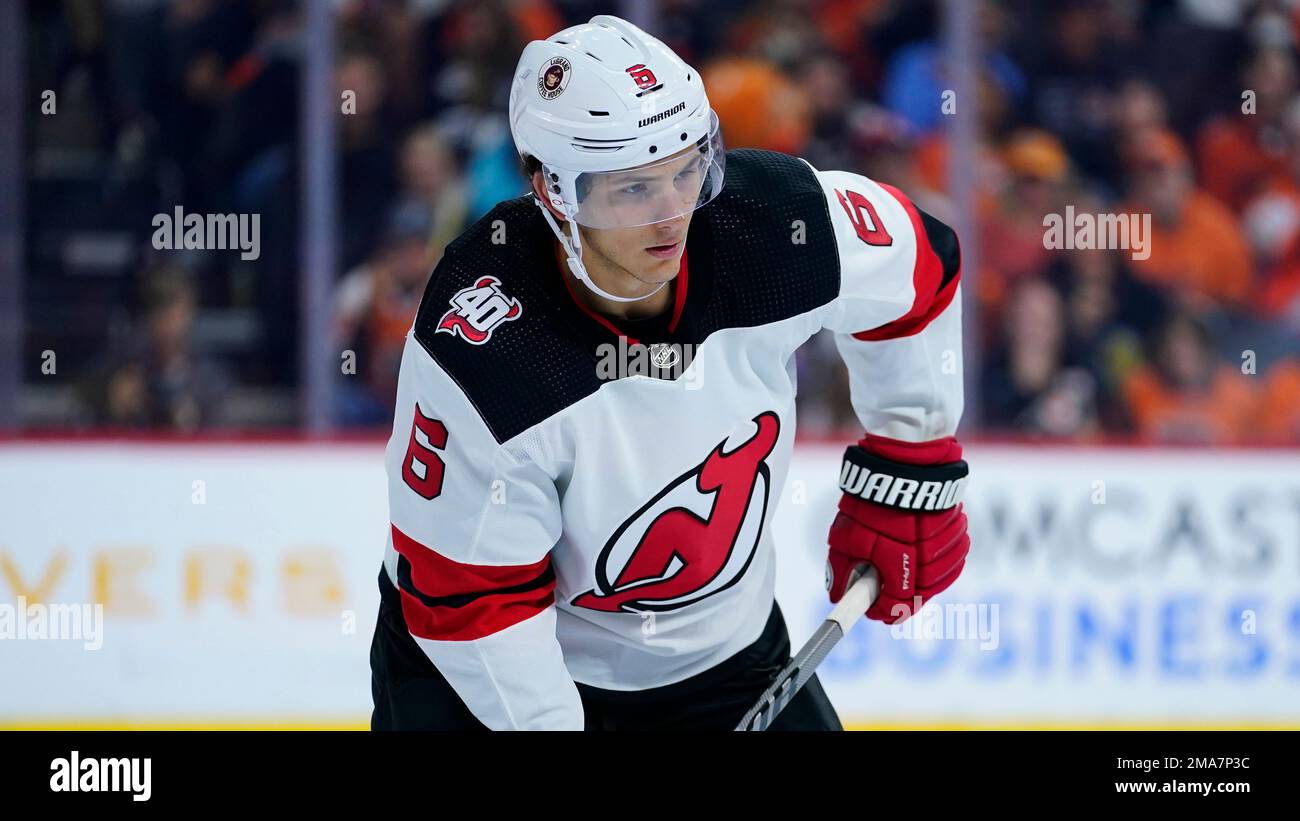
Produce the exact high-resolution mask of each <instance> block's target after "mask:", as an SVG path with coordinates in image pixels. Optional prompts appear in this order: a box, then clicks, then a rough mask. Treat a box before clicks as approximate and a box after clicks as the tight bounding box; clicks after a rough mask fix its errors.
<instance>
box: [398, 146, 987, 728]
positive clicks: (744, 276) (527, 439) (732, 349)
mask: <svg viewBox="0 0 1300 821" xmlns="http://www.w3.org/2000/svg"><path fill="white" fill-rule="evenodd" d="M726 174H727V179H726V185H725V187H724V189H723V191H722V193H721V194H720V195H719V196H718V197H717V199H715V200H714V201H713V202H712V203H710V204H709V205H708V206H706V207H705V208H703V209H701V210H699V211H697V212H696V213H695V214H694V217H693V219H692V222H691V225H690V231H689V234H688V238H687V242H686V251H685V256H684V261H683V266H682V270H681V272H680V274H679V276H678V279H677V281H676V285H675V289H676V290H675V294H674V302H673V308H672V311H671V314H670V315H665V316H664V317H661V318H659V319H657V320H654V321H643V322H636V323H626V322H625V323H621V327H619V326H616V325H615V324H614V323H613V322H611V321H610V320H609V319H607V318H605V317H602V316H599V315H596V314H594V313H592V312H590V311H588V310H586V309H585V308H584V307H583V306H582V304H581V303H579V302H578V301H576V300H575V299H574V296H573V293H572V291H571V290H570V287H569V285H568V283H567V279H566V278H565V277H563V276H561V274H560V270H559V267H558V265H557V262H556V258H555V253H554V246H553V237H552V235H551V233H550V231H549V230H548V228H547V226H546V223H545V222H544V220H543V218H542V216H541V214H540V212H539V211H538V209H537V208H536V207H535V206H534V205H533V204H532V202H531V199H529V198H519V199H516V200H511V201H508V202H505V203H502V204H501V205H499V206H497V208H496V209H494V210H493V211H492V212H491V213H489V214H488V215H487V216H485V217H484V218H483V219H482V220H480V221H479V222H478V223H477V224H476V225H474V226H473V227H471V228H470V229H469V230H468V231H467V232H466V233H465V234H464V235H463V236H461V237H460V238H459V239H457V240H456V241H455V242H453V243H452V244H451V245H450V246H448V248H447V250H446V253H445V255H444V257H443V259H442V261H441V262H440V263H439V265H438V267H437V270H436V271H435V272H434V274H433V276H432V278H431V280H430V282H429V285H428V288H427V290H426V292H425V295H424V300H423V303H422V305H421V307H420V311H419V315H418V317H417V319H416V321H415V324H414V327H413V329H412V331H411V333H410V334H409V336H408V338H407V343H406V350H405V354H404V357H403V360H402V366H401V377H400V382H399V387H398V395H397V404H396V413H395V421H394V427H393V435H392V438H391V440H390V441H389V444H388V448H387V452H386V466H387V471H388V477H389V510H390V515H391V529H390V534H389V544H388V548H387V551H386V553H385V559H384V565H385V569H386V572H387V573H388V576H389V578H390V580H391V581H392V582H393V583H394V584H395V585H396V586H397V588H398V590H399V591H400V595H401V599H402V612H403V616H404V618H405V620H406V624H407V628H408V629H409V630H410V632H411V634H412V636H414V638H415V640H416V642H417V643H418V644H419V645H420V647H421V648H422V649H423V650H424V651H425V653H426V654H427V655H428V657H429V658H430V659H431V660H432V662H433V663H434V665H436V666H437V668H438V670H439V671H440V672H441V673H442V674H443V676H444V677H445V678H446V679H447V680H448V682H449V683H450V684H451V685H452V687H453V688H454V689H455V690H456V692H457V693H458V694H459V695H460V697H461V698H462V700H463V701H464V702H465V704H466V705H467V706H468V707H469V708H470V710H471V711H472V712H473V713H474V715H475V716H477V717H478V719H479V720H480V721H482V722H483V723H484V724H485V725H487V726H488V727H491V728H493V729H507V728H509V729H523V728H532V729H582V727H583V712H582V703H581V701H580V699H579V695H578V691H577V689H576V687H575V685H574V682H575V681H577V682H582V683H585V684H589V685H592V686H594V687H600V688H605V689H612V690H642V689H646V688H651V687H658V686H661V685H665V684H670V683H673V682H677V681H681V680H682V679H685V678H687V677H689V676H692V675H695V674H697V673H699V672H701V671H703V670H705V669H707V668H709V667H711V666H713V665H715V664H718V663H719V662H721V661H723V660H724V659H726V658H727V657H728V656H730V655H732V654H734V653H736V652H737V651H739V650H741V649H742V648H744V647H745V646H747V645H748V644H750V643H752V642H753V641H754V640H755V639H756V638H757V637H758V635H759V633H760V632H761V631H762V629H763V626H764V623H765V621H766V620H767V617H768V615H769V613H770V611H771V608H772V602H773V595H774V594H773V590H774V572H775V561H774V548H773V544H772V541H771V537H770V535H769V532H768V531H769V525H770V520H771V518H772V514H773V508H774V506H775V504H776V501H777V500H778V499H779V498H780V493H781V488H782V485H783V484H784V482H785V478H786V470H787V467H788V465H789V461H790V455H791V449H792V446H793V443H794V429H795V387H796V386H795V368H794V353H795V350H796V349H797V348H798V347H799V346H800V345H801V344H802V343H803V342H805V341H806V340H807V339H808V338H809V337H811V336H812V335H813V334H815V333H817V332H818V331H819V330H821V329H823V328H828V329H830V330H831V331H833V332H835V334H836V335H837V336H836V339H837V343H838V347H839V350H840V352H841V354H842V356H843V357H844V360H845V362H846V363H847V366H848V370H849V373H850V383H851V391H852V400H853V405H854V408H855V410H856V413H857V415H858V417H859V418H860V420H861V422H862V424H863V426H864V428H865V429H866V430H867V431H870V432H871V433H874V434H878V435H882V436H888V437H891V438H895V439H902V440H907V441H916V442H919V441H927V440H931V439H935V438H938V437H943V436H949V435H951V434H953V433H954V432H955V430H956V427H957V422H958V418H959V417H960V415H961V407H962V391H961V385H962V375H961V369H960V362H961V355H960V351H961V331H960V298H959V295H958V280H959V267H960V266H959V252H958V248H957V241H956V237H955V236H954V234H953V232H952V231H951V230H949V229H948V228H947V227H946V226H944V225H943V224H942V223H940V222H938V221H937V220H934V219H933V218H931V217H929V216H928V215H926V214H924V213H923V212H920V211H919V210H917V209H916V208H915V207H914V206H913V205H912V204H911V203H910V202H909V201H908V200H907V199H906V198H905V197H904V196H903V195H902V194H901V193H900V192H898V191H897V190H894V189H893V188H890V187H889V186H885V185H881V184H879V183H876V182H873V181H871V180H869V179H867V178H865V177H862V176H859V175H857V174H852V173H847V172H840V171H826V172H818V171H815V170H814V169H812V167H811V166H809V165H808V164H807V163H806V162H804V161H802V160H799V159H795V158H793V157H789V156H786V155H782V154H776V153H772V152H765V151H754V150H736V151H731V152H729V153H728V155H727V164H726ZM620 337H622V338H621V339H620ZM945 363H946V364H945ZM954 365H955V366H956V367H954ZM845 444H846V445H847V444H850V443H848V442H846V443H845ZM828 481H835V478H834V477H828ZM829 525H830V522H827V526H828V527H829ZM648 614H653V617H654V622H655V623H654V629H653V630H652V631H651V630H646V629H643V624H644V623H645V621H646V619H647V618H649V615H648Z"/></svg>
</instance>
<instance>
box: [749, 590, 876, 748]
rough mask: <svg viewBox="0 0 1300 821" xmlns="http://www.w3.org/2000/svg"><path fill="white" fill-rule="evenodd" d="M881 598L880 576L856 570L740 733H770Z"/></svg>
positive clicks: (759, 702)
mask: <svg viewBox="0 0 1300 821" xmlns="http://www.w3.org/2000/svg"><path fill="white" fill-rule="evenodd" d="M879 594H880V576H879V574H877V573H876V569H875V568H874V567H871V566H870V565H867V564H860V565H858V566H857V567H856V568H854V571H853V575H852V576H851V577H850V579H849V585H848V589H847V590H845V591H844V595H843V596H842V597H841V598H840V600H839V602H837V603H836V605H835V607H834V609H832V610H831V613H830V615H829V616H827V617H826V621H824V622H822V624H821V626H820V627H818V628H817V630H816V631H814V632H813V635H812V638H810V639H808V641H807V642H805V643H804V646H803V647H801V648H800V649H799V652H798V653H796V654H795V656H794V658H792V659H790V663H789V664H787V665H786V666H785V668H784V669H783V670H781V672H780V674H779V675H777V677H776V679H775V680H774V681H773V682H772V684H771V685H770V686H769V687H768V688H767V689H766V690H764V691H763V694H762V695H761V696H759V697H758V701H757V702H755V704H754V706H753V707H750V708H749V712H747V713H745V717H744V718H742V719H741V720H740V724H738V725H736V729H737V730H766V729H767V728H768V727H770V726H771V725H772V722H773V721H774V720H775V719H776V717H777V715H778V714H779V713H780V712H781V711H782V710H784V709H785V706H786V705H787V704H789V703H790V700H791V699H792V698H794V694H795V693H797V692H799V689H800V688H801V687H803V686H804V684H806V683H807V682H808V679H810V678H812V676H813V673H815V672H817V667H818V665H820V664H821V663H822V660H823V659H825V658H826V655H827V654H828V653H830V651H831V648H833V647H834V646H835V644H836V642H838V641H839V640H840V639H841V638H843V636H844V634H845V633H847V632H849V629H850V628H852V627H853V625H854V624H856V623H857V621H858V619H860V618H862V615H863V614H864V613H866V612H867V609H868V608H869V607H871V605H872V603H873V602H875V600H876V596H878V595H879Z"/></svg>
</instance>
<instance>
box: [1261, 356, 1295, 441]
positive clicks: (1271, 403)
mask: <svg viewBox="0 0 1300 821" xmlns="http://www.w3.org/2000/svg"><path fill="white" fill-rule="evenodd" d="M1252 430H1253V431H1254V432H1255V434H1256V435H1257V436H1258V437H1259V438H1260V439H1262V440H1264V441H1266V442H1277V443H1283V442H1286V443H1290V444H1300V359H1289V360H1286V361H1283V362H1280V363H1278V364H1276V365H1274V366H1273V367H1272V368H1271V369H1270V370H1269V372H1268V373H1267V374H1266V376H1265V382H1264V391H1263V396H1262V397H1261V399H1260V402H1259V411H1258V413H1257V414H1256V417H1255V424H1254V426H1253V427H1252Z"/></svg>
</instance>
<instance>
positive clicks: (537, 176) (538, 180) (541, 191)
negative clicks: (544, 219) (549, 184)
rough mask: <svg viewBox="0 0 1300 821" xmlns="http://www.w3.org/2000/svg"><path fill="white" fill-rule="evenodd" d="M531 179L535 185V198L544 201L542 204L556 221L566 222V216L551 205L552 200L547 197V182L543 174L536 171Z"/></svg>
mask: <svg viewBox="0 0 1300 821" xmlns="http://www.w3.org/2000/svg"><path fill="white" fill-rule="evenodd" d="M531 179H532V183H533V196H535V197H537V198H538V199H539V200H541V201H542V204H543V205H544V206H546V210H547V211H550V212H551V216H553V217H555V219H557V220H558V221H560V222H564V214H563V213H561V211H560V209H558V208H556V207H555V206H554V205H551V199H550V197H548V196H547V195H546V182H545V178H544V177H543V176H542V172H541V171H540V170H537V171H534V172H533V176H532V178H531Z"/></svg>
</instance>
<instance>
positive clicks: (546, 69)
mask: <svg viewBox="0 0 1300 821" xmlns="http://www.w3.org/2000/svg"><path fill="white" fill-rule="evenodd" d="M572 76H573V67H572V66H571V65H570V64H569V61H568V60H567V59H565V58H564V57H552V58H551V59H549V60H547V61H546V64H545V65H543V66H542V69H541V71H539V72H537V93H538V94H541V95H542V98H543V99H546V100H554V99H555V98H556V97H558V96H560V95H561V94H563V93H564V89H565V88H567V87H568V85H569V78H570V77H572Z"/></svg>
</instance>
